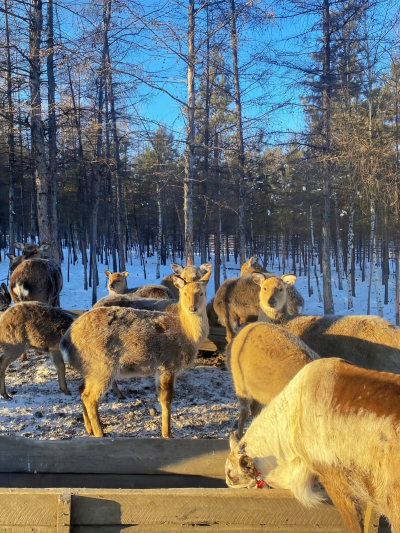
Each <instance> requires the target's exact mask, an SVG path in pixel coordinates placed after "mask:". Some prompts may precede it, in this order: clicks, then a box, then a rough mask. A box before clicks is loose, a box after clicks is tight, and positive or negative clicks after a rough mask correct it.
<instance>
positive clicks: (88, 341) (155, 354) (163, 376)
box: [60, 272, 211, 438]
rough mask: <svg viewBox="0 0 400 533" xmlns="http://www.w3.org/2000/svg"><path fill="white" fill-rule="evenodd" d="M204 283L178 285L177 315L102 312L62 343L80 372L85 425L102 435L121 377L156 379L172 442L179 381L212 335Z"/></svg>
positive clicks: (91, 316)
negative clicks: (104, 410)
mask: <svg viewBox="0 0 400 533" xmlns="http://www.w3.org/2000/svg"><path fill="white" fill-rule="evenodd" d="M210 275H211V272H208V273H207V274H206V275H205V276H204V277H203V278H202V279H201V280H200V281H198V282H193V283H186V282H185V281H184V280H183V279H182V278H180V277H179V276H175V278H174V281H175V283H176V286H177V287H178V288H179V290H180V300H179V303H177V304H176V305H177V308H178V309H177V313H160V312H156V311H140V310H136V309H131V308H127V307H115V306H113V307H97V308H95V309H91V310H90V311H88V312H87V313H85V314H84V315H82V316H81V317H79V318H78V319H77V320H76V322H75V323H74V324H73V325H72V327H71V328H70V329H69V330H68V332H67V333H66V334H65V335H64V337H63V339H62V340H61V343H60V348H61V351H62V354H63V357H64V360H65V361H67V362H69V363H70V364H71V365H72V366H73V367H74V368H76V369H78V370H80V372H81V373H82V375H83V377H84V385H83V386H82V387H81V388H80V393H81V399H82V407H83V415H84V420H85V426H86V429H87V431H88V433H89V434H92V435H94V436H96V437H102V436H103V430H102V428H101V423H100V418H99V413H98V407H99V402H100V400H101V398H102V397H103V396H104V394H105V393H106V392H107V390H108V389H109V387H110V386H111V384H112V382H113V380H114V379H115V378H117V377H145V376H150V375H156V382H157V392H158V398H159V401H160V403H161V406H162V435H163V437H166V438H170V437H171V436H172V432H171V404H172V398H173V391H174V380H175V377H176V376H177V375H178V374H179V373H181V372H183V371H184V370H186V369H187V368H188V367H189V366H190V365H191V364H192V363H193V362H194V360H195V358H196V356H197V351H198V349H199V347H200V346H201V344H202V343H203V342H204V340H205V339H206V338H207V336H208V331H209V329H208V320H207V314H206V301H207V297H206V286H207V283H208V280H209V278H210Z"/></svg>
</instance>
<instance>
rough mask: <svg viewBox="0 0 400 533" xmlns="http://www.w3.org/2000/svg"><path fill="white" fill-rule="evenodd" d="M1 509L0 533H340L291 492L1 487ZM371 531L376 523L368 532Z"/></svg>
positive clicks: (338, 524) (329, 518) (326, 508)
mask: <svg viewBox="0 0 400 533" xmlns="http://www.w3.org/2000/svg"><path fill="white" fill-rule="evenodd" d="M0 503H1V505H0V532H7V533H9V532H10V533H11V532H12V533H21V532H22V531H24V533H25V532H27V531H30V532H32V531H34V532H38V533H44V532H46V533H49V532H50V531H51V532H54V533H69V532H70V531H71V532H73V533H78V532H79V533H94V532H95V531H96V532H99V533H116V532H117V531H124V532H126V531H131V532H133V531H135V532H136V533H137V532H138V531H139V532H140V531H143V532H144V531H168V532H171V531H186V530H187V529H188V528H190V530H197V529H202V530H203V531H204V528H205V527H206V528H207V531H212V532H215V531H242V532H243V531H264V532H266V533H269V532H275V531H280V532H281V533H282V531H284V532H295V531H296V532H301V533H314V532H317V531H318V532H320V533H321V532H326V533H328V532H329V533H345V530H344V528H343V524H342V521H341V518H340V515H339V513H338V512H337V510H336V509H335V508H334V507H333V506H332V505H330V504H328V503H327V504H323V505H321V506H319V507H317V508H314V509H311V510H309V509H305V508H304V507H302V506H301V505H300V504H299V502H297V501H296V500H295V499H294V497H293V495H292V494H291V493H290V492H289V491H281V490H245V489H244V490H242V489H238V490H232V489H208V490H204V489H181V490H179V489H170V490H137V491H123V490H110V491H102V490H91V489H81V490H79V489H54V490H51V489H50V490H34V489H25V490H23V491H22V490H12V489H11V490H8V491H5V490H4V489H0ZM375 522H377V520H376V519H375ZM28 528H31V529H28ZM377 531H378V524H377V523H374V524H371V525H370V526H369V527H368V529H367V530H366V533H372V532H375V533H376V532H377Z"/></svg>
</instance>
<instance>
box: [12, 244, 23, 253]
mask: <svg viewBox="0 0 400 533" xmlns="http://www.w3.org/2000/svg"><path fill="white" fill-rule="evenodd" d="M14 248H16V249H17V250H21V252H22V251H23V249H24V248H25V244H22V242H15V243H14Z"/></svg>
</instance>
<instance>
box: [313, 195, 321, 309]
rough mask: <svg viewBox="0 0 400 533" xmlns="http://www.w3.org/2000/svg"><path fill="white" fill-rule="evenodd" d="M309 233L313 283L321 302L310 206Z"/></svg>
mask: <svg viewBox="0 0 400 533" xmlns="http://www.w3.org/2000/svg"><path fill="white" fill-rule="evenodd" d="M310 233H311V253H312V255H313V263H314V275H315V281H316V283H317V291H318V301H319V302H320V303H321V302H322V296H321V289H320V288H319V279H318V273H317V257H318V254H317V250H316V249H315V242H314V221H313V216H312V206H311V205H310Z"/></svg>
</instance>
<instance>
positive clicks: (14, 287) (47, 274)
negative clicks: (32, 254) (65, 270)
mask: <svg viewBox="0 0 400 533" xmlns="http://www.w3.org/2000/svg"><path fill="white" fill-rule="evenodd" d="M62 287H63V278H62V273H61V268H60V266H59V265H58V264H57V263H55V262H54V261H50V260H49V259H39V258H34V259H27V260H26V261H23V262H22V263H21V264H20V265H19V266H18V267H17V268H16V269H15V270H14V271H13V273H12V274H11V277H10V294H11V297H12V300H13V302H14V303H18V302H26V301H35V302H42V303H47V304H49V305H57V304H58V297H59V294H60V292H61V290H62Z"/></svg>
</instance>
